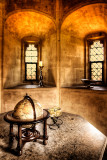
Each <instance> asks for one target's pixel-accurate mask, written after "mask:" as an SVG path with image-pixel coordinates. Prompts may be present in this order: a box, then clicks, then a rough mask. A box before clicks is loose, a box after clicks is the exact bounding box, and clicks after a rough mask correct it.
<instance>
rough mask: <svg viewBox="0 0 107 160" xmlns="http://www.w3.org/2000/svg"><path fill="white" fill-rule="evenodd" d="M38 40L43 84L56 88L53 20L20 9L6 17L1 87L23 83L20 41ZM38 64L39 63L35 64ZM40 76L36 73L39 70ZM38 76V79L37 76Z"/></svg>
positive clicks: (34, 12) (54, 28)
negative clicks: (27, 39)
mask: <svg viewBox="0 0 107 160" xmlns="http://www.w3.org/2000/svg"><path fill="white" fill-rule="evenodd" d="M26 37H30V40H31V39H34V37H36V39H38V43H39V45H41V46H40V47H41V51H40V52H41V53H39V55H40V54H41V55H40V57H39V58H38V59H39V60H42V61H43V65H44V68H43V77H44V83H45V84H46V85H52V86H55V85H56V26H55V23H54V20H53V19H52V18H51V17H49V16H47V15H44V14H42V13H41V12H36V11H27V10H24V11H23V10H21V11H18V12H14V13H11V14H9V15H7V17H6V21H5V25H4V51H3V52H4V54H3V87H4V88H11V87H15V86H18V85H22V84H23V78H22V62H21V61H22V52H23V51H22V50H23V48H22V44H21V43H22V39H26ZM38 63H39V61H38ZM38 74H39V71H38ZM38 77H39V76H38Z"/></svg>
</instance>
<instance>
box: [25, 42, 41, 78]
mask: <svg viewBox="0 0 107 160" xmlns="http://www.w3.org/2000/svg"><path fill="white" fill-rule="evenodd" d="M37 61H38V50H37V46H35V44H32V43H29V44H27V46H26V47H25V80H37Z"/></svg>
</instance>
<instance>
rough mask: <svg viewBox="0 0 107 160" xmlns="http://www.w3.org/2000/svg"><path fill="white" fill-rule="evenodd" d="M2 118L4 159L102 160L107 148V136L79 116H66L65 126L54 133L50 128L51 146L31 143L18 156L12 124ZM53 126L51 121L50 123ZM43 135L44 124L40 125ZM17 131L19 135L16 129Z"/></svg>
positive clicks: (0, 135)
mask: <svg viewBox="0 0 107 160" xmlns="http://www.w3.org/2000/svg"><path fill="white" fill-rule="evenodd" d="M3 117H4V114H1V115H0V160H101V159H102V156H103V153H104V149H105V146H106V137H105V136H104V135H103V134H102V133H101V132H100V131H98V130H97V129H96V128H94V127H93V126H92V125H91V124H90V123H88V122H87V121H86V120H84V119H83V118H82V117H80V116H78V115H73V114H70V113H63V114H62V116H61V117H60V118H61V119H62V120H63V124H62V125H61V126H60V128H56V130H52V129H50V128H49V127H48V136H49V139H48V144H47V145H46V146H44V145H42V141H40V140H37V142H27V143H26V144H25V145H24V147H23V154H22V156H20V157H18V156H16V154H15V148H16V145H17V141H16V140H14V144H13V148H12V149H11V150H10V149H9V148H8V134H9V124H8V123H6V122H5V121H4V120H3ZM50 123H52V121H51V119H48V124H50ZM37 128H38V130H40V132H42V124H40V125H38V126H37ZM14 132H17V128H16V126H15V128H14Z"/></svg>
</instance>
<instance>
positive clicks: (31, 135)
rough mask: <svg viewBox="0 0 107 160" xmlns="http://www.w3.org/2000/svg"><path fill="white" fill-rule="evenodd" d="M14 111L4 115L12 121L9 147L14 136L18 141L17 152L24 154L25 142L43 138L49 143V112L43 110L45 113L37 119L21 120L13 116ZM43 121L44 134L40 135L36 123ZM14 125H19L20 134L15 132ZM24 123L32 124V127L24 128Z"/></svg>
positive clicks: (5, 118)
mask: <svg viewBox="0 0 107 160" xmlns="http://www.w3.org/2000/svg"><path fill="white" fill-rule="evenodd" d="M12 113H13V111H9V112H8V113H6V115H5V116H4V120H5V121H6V122H8V123H10V132H9V147H12V144H13V140H14V137H15V138H16V140H17V141H18V143H17V148H16V150H17V154H18V155H19V156H20V155H22V148H23V145H24V143H25V142H30V141H36V140H37V139H42V140H43V144H44V145H46V144H47V140H48V136H47V119H48V118H49V115H50V114H49V112H48V111H47V110H45V109H44V110H43V115H42V116H41V117H39V118H37V119H36V120H35V119H34V120H20V119H16V118H14V117H13V116H12ZM41 122H43V135H40V132H39V131H38V130H36V124H37V123H41ZM13 125H17V126H18V135H15V134H14V133H13ZM23 125H31V127H30V128H23Z"/></svg>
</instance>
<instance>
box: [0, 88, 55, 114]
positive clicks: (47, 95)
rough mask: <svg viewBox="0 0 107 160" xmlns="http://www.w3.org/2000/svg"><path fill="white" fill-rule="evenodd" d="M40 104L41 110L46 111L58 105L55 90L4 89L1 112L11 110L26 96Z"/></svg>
mask: <svg viewBox="0 0 107 160" xmlns="http://www.w3.org/2000/svg"><path fill="white" fill-rule="evenodd" d="M26 93H27V94H28V95H30V96H31V98H33V99H35V100H37V101H38V102H40V104H41V105H42V107H43V108H45V109H48V108H50V107H53V106H57V105H58V97H57V89H56V88H54V87H53V88H36V89H26V88H25V89H4V92H3V104H2V112H7V111H10V110H13V109H14V107H15V105H16V104H17V103H18V102H19V101H20V100H22V99H23V97H24V96H25V95H26Z"/></svg>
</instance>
